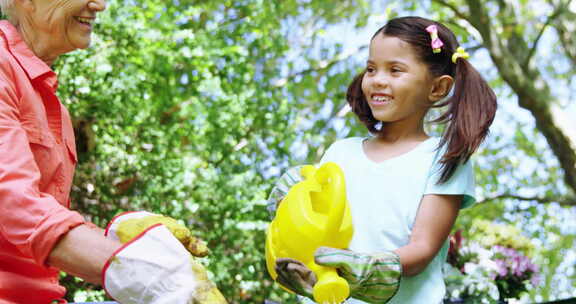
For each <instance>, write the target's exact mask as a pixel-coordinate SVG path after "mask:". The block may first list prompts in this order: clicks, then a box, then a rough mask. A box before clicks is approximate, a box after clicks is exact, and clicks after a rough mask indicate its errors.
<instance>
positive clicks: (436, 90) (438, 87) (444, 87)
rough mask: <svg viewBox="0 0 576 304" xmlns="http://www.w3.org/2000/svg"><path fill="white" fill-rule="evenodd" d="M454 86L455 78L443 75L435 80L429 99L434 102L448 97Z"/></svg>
mask: <svg viewBox="0 0 576 304" xmlns="http://www.w3.org/2000/svg"><path fill="white" fill-rule="evenodd" d="M453 84H454V78H452V77H451V76H448V75H442V76H439V77H436V78H434V80H433V83H432V87H431V89H430V94H429V95H428V99H430V101H432V102H437V101H438V100H441V99H442V98H444V97H446V95H448V93H450V89H452V85H453Z"/></svg>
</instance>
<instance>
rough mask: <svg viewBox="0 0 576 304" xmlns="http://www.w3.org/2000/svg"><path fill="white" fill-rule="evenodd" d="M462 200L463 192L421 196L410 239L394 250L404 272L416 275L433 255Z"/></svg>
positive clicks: (456, 214)
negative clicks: (404, 244)
mask: <svg viewBox="0 0 576 304" xmlns="http://www.w3.org/2000/svg"><path fill="white" fill-rule="evenodd" d="M462 199H463V196H462V195H436V194H428V195H425V196H424V197H423V198H422V202H421V203H420V209H419V210H418V214H417V215H416V221H415V223H414V228H413V229H412V236H411V237H410V242H409V243H408V244H407V245H406V246H403V247H400V248H398V249H396V250H395V252H396V254H398V255H399V256H400V262H401V263H402V273H403V275H405V276H414V275H417V274H419V273H420V272H422V271H423V270H424V269H425V268H426V266H428V264H429V263H430V261H432V259H433V258H434V256H436V254H437V253H438V250H440V248H441V247H442V245H443V244H444V241H446V239H447V238H448V235H449V234H450V230H451V229H452V226H453V225H454V222H455V221H456V217H457V216H458V211H459V210H460V204H461V202H462Z"/></svg>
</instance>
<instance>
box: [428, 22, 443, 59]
mask: <svg viewBox="0 0 576 304" xmlns="http://www.w3.org/2000/svg"><path fill="white" fill-rule="evenodd" d="M426 31H427V32H428V33H430V39H432V43H431V46H432V52H434V54H438V53H440V52H442V46H443V45H444V42H442V40H440V38H438V28H437V27H436V25H435V24H432V25H429V26H428V27H427V28H426Z"/></svg>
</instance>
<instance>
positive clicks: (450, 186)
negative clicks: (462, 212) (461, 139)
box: [424, 159, 476, 209]
mask: <svg viewBox="0 0 576 304" xmlns="http://www.w3.org/2000/svg"><path fill="white" fill-rule="evenodd" d="M440 169H441V167H440V163H439V162H435V164H434V166H433V167H432V170H431V171H430V176H429V178H428V181H427V183H426V189H425V190H424V195H426V194H443V195H464V198H463V201H462V204H461V206H460V208H461V209H464V208H468V207H470V206H471V205H472V204H474V202H476V193H475V186H476V182H475V179H474V164H473V161H472V160H471V159H470V160H469V161H467V162H466V163H464V164H461V165H459V166H458V168H457V169H456V171H455V172H454V174H453V175H452V177H450V179H449V180H448V181H446V182H445V183H442V184H438V180H439V179H440V176H441V170H440Z"/></svg>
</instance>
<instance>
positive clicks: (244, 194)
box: [55, 0, 576, 303]
mask: <svg viewBox="0 0 576 304" xmlns="http://www.w3.org/2000/svg"><path fill="white" fill-rule="evenodd" d="M404 15H420V16H423V17H427V18H431V19H435V20H437V21H440V22H442V23H444V24H446V25H447V26H449V27H450V28H451V29H452V30H454V32H455V33H457V35H458V37H459V41H460V42H461V44H463V45H464V46H465V47H466V48H467V49H468V50H469V52H470V53H471V55H472V58H471V61H472V62H473V64H474V65H475V66H477V67H478V69H479V70H480V71H481V72H482V74H483V75H484V77H485V78H486V79H487V80H488V81H489V82H490V84H491V85H492V86H493V87H494V89H495V91H496V92H497V94H498V96H499V105H500V108H499V113H498V115H497V118H496V121H495V124H494V127H493V129H492V133H491V136H490V137H489V139H488V140H487V142H486V143H485V144H484V145H483V147H482V149H481V150H480V152H479V153H477V155H476V157H475V161H476V164H477V166H476V177H477V182H478V188H477V193H478V200H479V203H478V204H477V205H476V206H475V207H473V208H471V209H469V210H466V211H464V212H463V213H461V216H460V218H459V220H458V222H457V227H456V228H459V229H464V230H466V227H469V226H470V225H471V223H472V220H473V219H482V220H487V221H490V222H496V223H503V224H510V225H513V226H516V227H517V228H518V229H520V231H522V233H523V234H524V235H525V236H527V237H528V238H530V239H531V241H532V243H533V244H534V248H535V249H534V257H535V260H536V261H537V263H538V264H539V266H540V268H541V271H542V274H543V281H542V283H541V285H540V286H539V287H538V288H535V289H532V290H530V291H529V294H527V295H525V300H526V299H530V300H526V301H533V302H535V301H548V300H553V299H558V298H566V297H571V296H576V294H575V291H574V290H575V288H574V287H575V286H576V273H575V272H574V270H575V265H576V250H575V249H574V247H575V246H574V243H575V236H576V221H575V220H574V219H575V218H576V217H575V213H576V208H575V206H576V196H575V193H576V127H575V122H574V120H573V117H575V115H576V105H575V104H576V103H575V102H574V100H575V99H576V89H575V88H576V81H575V79H576V77H575V74H576V71H575V68H574V67H575V66H576V36H574V34H573V33H574V31H575V30H576V0H536V1H527V0H506V1H504V0H433V1H363V0H358V1H323V0H282V1H280V0H273V1H268V0H236V1H232V0H219V1H211V0H200V1H194V0H167V1H159V0H125V1H119V0H110V1H108V10H107V11H106V12H105V13H103V14H101V16H100V17H99V20H98V25H97V27H96V33H95V36H94V43H93V46H92V47H91V48H90V49H89V50H87V51H78V52H75V53H73V54H70V55H67V56H64V57H62V58H61V59H60V60H59V61H58V62H57V64H56V66H55V69H56V71H57V73H58V74H59V80H60V87H59V95H60V96H61V99H62V101H63V103H64V104H65V105H66V106H67V107H68V108H69V110H70V112H71V114H72V116H73V118H74V126H75V130H76V136H77V142H78V145H77V146H78V153H79V165H78V170H77V173H76V177H75V178H76V179H75V185H74V188H73V208H74V209H77V210H79V211H80V212H82V213H83V214H84V215H85V216H86V217H87V218H88V219H90V220H92V221H94V222H95V223H97V224H99V225H101V226H105V224H106V222H107V221H108V220H110V219H111V217H112V216H113V215H114V214H116V213H118V212H121V211H126V210H142V209H144V210H149V211H153V212H157V213H162V214H165V215H169V216H172V217H175V218H177V219H180V220H182V221H183V222H184V223H186V224H187V225H188V226H189V227H191V229H192V230H193V231H194V232H195V234H196V235H197V236H199V237H201V238H203V239H205V240H206V241H207V242H208V245H209V247H210V248H211V250H212V254H211V256H210V257H209V258H206V259H204V262H205V264H206V265H207V267H208V268H209V270H210V273H211V275H212V277H213V278H214V280H215V281H216V282H217V283H218V285H219V287H220V289H221V290H222V291H223V293H224V294H225V296H226V297H227V298H228V300H229V301H230V303H262V302H264V300H265V299H271V300H274V301H279V302H283V303H292V302H294V298H293V297H291V296H290V295H288V294H287V293H285V292H283V291H282V290H280V289H279V288H277V287H276V286H274V285H273V284H272V281H271V280H270V278H269V276H268V274H267V272H266V270H265V265H264V257H263V253H264V251H263V248H264V231H265V228H266V226H267V222H268V214H267V212H266V210H265V198H266V195H267V192H268V191H269V190H270V188H271V186H272V184H273V183H274V181H275V178H277V177H278V176H279V175H280V174H281V173H282V172H283V171H284V170H285V169H286V168H288V167H289V166H292V165H297V164H304V163H314V162H316V161H318V160H319V158H320V156H321V155H322V153H323V152H324V150H325V148H326V147H327V146H328V145H330V144H331V143H332V142H333V141H334V140H336V139H338V138H343V137H347V136H366V135H367V133H366V131H365V129H364V128H363V127H361V126H360V124H359V123H358V122H357V121H356V119H355V118H354V117H353V115H352V114H351V113H350V112H349V110H348V108H347V107H346V106H345V103H346V102H345V98H344V96H345V91H346V87H347V85H348V84H349V82H350V81H351V79H352V77H353V76H354V75H355V74H356V73H358V72H359V71H360V70H361V69H362V67H363V65H364V62H365V60H366V56H367V51H366V48H367V45H368V42H369V39H370V37H371V35H372V34H373V32H375V31H376V30H377V29H378V28H379V27H380V26H382V25H383V24H384V23H385V22H386V20H387V19H389V18H390V17H394V16H404ZM570 117H572V118H570ZM430 131H431V132H432V133H434V132H435V127H433V126H432V127H430ZM380 195H385V193H383V194H380ZM63 282H64V283H65V284H66V286H67V287H68V288H69V293H68V299H69V300H74V299H76V300H101V299H104V293H103V292H102V291H101V290H99V289H98V287H95V286H91V285H89V284H85V283H84V282H82V281H80V280H78V279H74V278H72V277H69V276H66V275H63Z"/></svg>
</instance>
